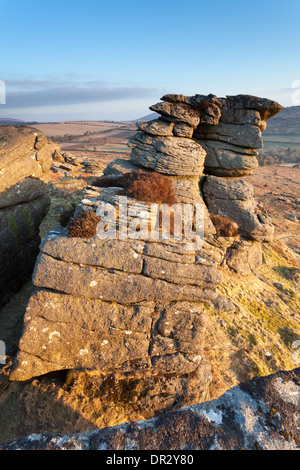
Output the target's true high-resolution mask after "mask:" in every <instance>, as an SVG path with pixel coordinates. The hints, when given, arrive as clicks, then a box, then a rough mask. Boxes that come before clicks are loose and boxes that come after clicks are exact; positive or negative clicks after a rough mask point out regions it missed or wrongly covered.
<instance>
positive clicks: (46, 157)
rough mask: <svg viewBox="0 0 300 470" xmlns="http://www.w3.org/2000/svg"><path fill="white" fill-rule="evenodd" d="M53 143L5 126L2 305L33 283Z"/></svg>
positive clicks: (0, 144) (0, 142)
mask: <svg viewBox="0 0 300 470" xmlns="http://www.w3.org/2000/svg"><path fill="white" fill-rule="evenodd" d="M54 151H55V147H54V145H53V144H51V143H49V142H48V141H47V139H46V137H45V136H44V135H43V134H42V133H41V132H39V131H37V130H36V129H33V128H29V127H12V126H0V260H1V262H0V305H4V304H5V303H6V302H7V301H8V300H9V299H10V297H11V296H12V295H13V294H15V293H16V292H17V290H18V289H19V288H20V287H21V286H22V284H23V283H24V281H26V280H28V279H30V277H31V274H32V271H33V267H34V264H35V260H36V257H37V255H38V252H39V243H40V237H39V226H40V224H41V222H42V220H43V219H44V217H45V215H46V214H47V211H48V208H49V205H50V198H49V195H48V192H47V185H46V183H45V181H44V180H45V178H46V177H47V173H48V171H49V169H50V167H51V163H52V154H53V153H54Z"/></svg>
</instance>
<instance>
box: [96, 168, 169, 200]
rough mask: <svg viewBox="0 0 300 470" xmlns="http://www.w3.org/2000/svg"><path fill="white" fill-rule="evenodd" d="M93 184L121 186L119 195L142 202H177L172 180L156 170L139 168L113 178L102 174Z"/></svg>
mask: <svg viewBox="0 0 300 470" xmlns="http://www.w3.org/2000/svg"><path fill="white" fill-rule="evenodd" d="M94 186H98V187H112V186H113V187H117V188H122V191H121V192H120V193H119V194H120V195H122V196H128V197H131V198H134V199H137V200H138V201H143V202H149V203H156V204H169V205H172V204H176V203H177V202H178V201H177V199H176V197H175V191H174V187H173V183H172V181H171V180H170V179H169V178H167V177H166V176H163V175H161V174H160V173H156V172H144V171H142V170H139V171H132V172H129V173H124V174H123V175H120V176H117V177H115V178H109V177H107V176H103V177H101V178H98V179H97V180H96V181H95V183H94Z"/></svg>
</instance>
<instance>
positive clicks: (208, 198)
mask: <svg viewBox="0 0 300 470" xmlns="http://www.w3.org/2000/svg"><path fill="white" fill-rule="evenodd" d="M150 109H151V110H152V111H155V112H156V113H158V114H160V115H161V116H160V117H159V118H158V119H155V120H153V121H150V122H145V123H141V124H139V132H138V133H137V134H136V136H134V137H132V138H131V139H130V141H129V144H128V145H129V147H131V148H132V152H131V156H130V161H124V160H115V161H113V162H112V163H111V164H110V165H108V167H107V168H106V170H105V171H104V173H105V174H106V175H109V174H118V173H122V172H125V171H131V170H134V169H138V168H143V169H145V168H146V169H149V170H152V171H153V170H155V171H157V172H160V173H164V174H166V175H170V177H171V178H173V180H174V187H175V191H176V196H177V198H178V200H179V201H180V202H185V203H186V202H200V201H203V200H204V202H205V207H206V218H205V235H206V237H207V238H206V245H208V247H211V248H210V251H212V252H216V251H217V252H218V253H219V254H220V256H217V258H219V259H220V258H221V259H220V262H222V263H223V264H227V265H228V266H229V267H231V268H232V269H234V270H237V271H239V272H241V273H243V274H248V273H249V272H250V271H251V270H252V268H255V267H257V266H258V265H259V264H260V262H261V259H262V255H261V242H270V241H271V240H272V238H273V233H274V227H273V225H272V223H271V221H270V220H269V218H268V217H267V215H266V213H264V212H262V211H261V210H260V208H259V207H258V205H257V202H256V201H255V199H254V197H253V188H252V186H251V185H250V184H249V183H248V182H246V181H245V180H244V179H243V176H247V175H250V174H252V172H253V169H255V168H256V167H257V166H258V162H257V159H256V156H257V153H258V149H260V148H261V147H262V146H263V141H262V131H263V130H265V128H266V121H267V120H268V119H270V118H272V117H273V116H274V115H276V114H277V113H278V112H280V111H281V109H282V106H281V105H279V104H278V103H276V102H275V101H272V100H269V99H266V98H258V97H255V96H250V95H237V96H227V97H226V98H217V97H216V96H215V95H212V94H210V95H207V96H205V95H199V94H197V95H195V96H183V95H171V94H169V95H165V96H163V97H162V102H160V103H157V104H155V105H153V106H151V107H150ZM203 150H204V151H205V153H203ZM197 155H201V159H198V158H197ZM203 160H204V161H203ZM199 183H200V184H199ZM208 213H212V214H219V215H221V216H225V217H228V218H229V219H231V220H233V221H234V222H236V223H237V224H238V226H239V233H240V235H241V238H240V241H234V243H233V244H232V241H231V242H230V243H228V240H225V239H223V240H221V239H220V238H219V239H218V240H216V239H215V237H214V229H213V227H212V224H211V221H210V219H209V217H208ZM240 254H241V255H242V256H241V257H242V258H243V260H244V261H245V262H244V263H237V262H236V258H238V257H239V256H240ZM200 255H201V254H200Z"/></svg>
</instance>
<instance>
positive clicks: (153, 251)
mask: <svg viewBox="0 0 300 470" xmlns="http://www.w3.org/2000/svg"><path fill="white" fill-rule="evenodd" d="M40 250H41V253H40V255H39V258H38V260H37V263H36V268H35V272H34V276H33V283H34V285H35V286H36V287H37V290H36V292H35V293H34V294H33V295H32V297H31V299H30V301H29V304H28V306H27V310H26V315H25V321H24V329H23V334H22V338H21V341H20V344H19V352H18V355H17V358H16V362H15V365H14V368H13V370H12V372H11V376H10V379H11V380H17V381H23V380H27V379H30V378H32V377H35V376H39V375H43V374H45V373H48V372H50V371H55V370H72V371H75V372H76V371H77V373H79V372H80V371H83V370H84V371H86V373H90V372H93V380H95V374H96V375H97V377H98V378H97V380H98V387H99V388H100V387H101V386H102V385H101V384H102V383H103V382H104V381H105V380H107V379H108V378H110V380H111V381H112V382H114V381H116V380H119V381H120V380H123V381H125V382H127V388H128V387H131V388H132V386H133V385H132V384H133V383H134V384H135V383H136V381H137V379H138V380H139V383H140V390H139V391H136V393H137V394H140V396H139V398H138V400H137V404H138V406H139V407H141V409H143V410H145V407H146V409H147V410H148V412H149V416H153V415H154V414H155V412H157V411H160V410H162V409H165V408H168V407H174V406H180V405H182V404H184V403H189V402H191V401H192V402H194V401H199V400H200V401H203V400H204V399H207V397H208V385H209V383H210V381H211V375H210V366H209V363H208V362H207V361H206V360H205V358H204V357H203V347H204V340H205V325H206V317H205V306H204V304H203V302H206V301H209V300H211V299H215V298H216V296H217V292H216V286H217V285H218V284H219V283H220V282H221V273H220V271H219V270H218V269H217V267H215V266H206V265H203V264H200V263H196V259H195V253H193V252H190V251H189V252H188V253H186V252H185V250H184V249H183V248H182V247H181V246H180V245H177V244H169V243H168V242H164V243H162V242H157V243H156V242H152V243H150V242H147V241H142V240H136V241H135V240H100V239H98V238H97V237H94V238H92V239H79V238H70V237H69V236H68V235H67V233H66V231H65V230H63V229H60V230H57V233H51V232H50V234H49V235H48V236H47V237H46V238H45V239H44V241H43V243H42V245H41V247H40ZM33 331H34V335H33V334H32V332H33ZM143 382H144V386H143ZM146 383H147V384H148V388H149V384H151V391H150V392H149V394H144V390H145V384H146ZM162 386H163V387H165V389H166V390H168V392H167V393H166V396H165V397H164V398H163V399H162V398H161V396H160V394H159V393H158V392H159V390H160V392H161V391H162V390H161V388H160V387H162ZM154 391H155V393H154ZM135 401H136V400H135Z"/></svg>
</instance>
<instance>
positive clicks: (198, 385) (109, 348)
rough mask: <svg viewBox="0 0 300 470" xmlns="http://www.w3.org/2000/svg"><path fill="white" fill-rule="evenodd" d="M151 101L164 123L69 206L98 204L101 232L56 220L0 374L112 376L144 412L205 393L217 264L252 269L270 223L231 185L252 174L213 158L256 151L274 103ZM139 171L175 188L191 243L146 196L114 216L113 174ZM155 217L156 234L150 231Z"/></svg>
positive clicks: (239, 185)
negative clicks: (164, 223)
mask: <svg viewBox="0 0 300 470" xmlns="http://www.w3.org/2000/svg"><path fill="white" fill-rule="evenodd" d="M151 109H152V110H154V111H156V112H157V113H159V114H161V118H159V119H157V120H155V121H152V122H147V123H142V124H140V129H139V131H138V132H137V134H136V135H135V136H134V137H132V138H131V139H130V141H129V146H130V147H131V148H132V152H131V157H130V160H129V161H128V160H120V159H119V160H115V161H113V162H112V163H111V164H109V165H108V167H107V168H106V170H105V171H104V173H105V176H104V177H103V178H102V179H101V178H100V179H99V180H97V181H95V186H91V187H87V188H86V192H85V195H84V198H83V200H82V202H81V204H80V205H79V206H78V207H77V209H76V211H75V216H77V215H79V214H81V213H82V212H86V213H88V212H89V211H93V212H97V215H98V216H99V217H100V219H99V224H98V229H99V227H100V228H101V230H98V231H97V233H96V232H95V235H94V236H91V237H90V235H89V238H87V237H86V238H81V237H82V235H80V238H79V237H78V236H77V237H76V238H74V237H73V236H70V232H69V231H68V227H66V228H62V227H58V228H57V229H54V230H53V231H51V232H50V233H49V234H48V236H47V237H46V238H45V239H44V241H43V243H42V245H41V247H40V254H39V256H38V259H37V263H36V266H35V270H34V275H33V284H34V285H35V287H36V291H35V292H34V293H33V295H32V297H31V299H30V301H29V304H28V306H27V310H26V314H25V320H24V330H23V335H22V338H21V340H20V344H19V352H18V354H17V357H16V360H15V363H14V367H13V369H12V372H11V376H10V378H11V380H17V381H22V380H28V379H30V378H32V377H36V376H38V375H43V374H46V373H48V372H51V371H57V370H68V371H71V373H72V374H75V375H74V376H75V377H77V379H75V380H78V376H79V375H80V374H85V375H86V377H87V380H90V381H91V382H92V383H93V384H94V385H93V386H94V387H95V386H96V387H98V389H99V390H101V389H102V388H103V387H105V386H104V384H105V383H107V381H109V383H110V386H111V389H112V390H113V389H114V388H115V389H117V388H119V387H120V383H122V388H123V389H124V390H125V389H126V390H130V391H131V394H130V399H129V402H130V404H131V406H135V407H136V409H137V410H140V411H141V410H143V411H142V414H143V416H145V413H146V417H152V416H155V415H156V414H158V413H162V412H163V411H167V410H173V409H178V408H180V407H182V406H183V405H185V404H192V403H200V402H203V401H204V400H207V399H208V398H209V395H208V390H209V388H208V387H209V383H210V381H211V375H210V365H209V363H208V362H207V360H206V359H205V357H204V355H203V351H204V342H205V323H206V308H207V306H208V305H210V306H213V302H214V301H216V300H217V298H218V291H217V287H218V286H219V285H220V284H221V282H222V274H221V270H220V266H221V265H227V266H228V267H229V268H230V269H234V270H236V271H238V272H240V273H243V274H247V273H248V272H249V271H250V270H254V269H256V268H257V267H258V266H259V264H260V263H261V242H265V241H268V240H270V239H271V236H272V230H273V227H272V225H271V224H270V223H269V221H268V220H265V219H264V218H263V216H262V215H261V214H259V213H258V210H257V206H256V203H255V200H254V198H253V191H252V188H251V186H249V185H248V184H246V183H245V182H244V181H243V180H242V175H244V174H248V173H249V171H248V170H245V167H244V166H242V165H241V166H239V167H238V166H236V167H235V171H234V173H232V168H233V166H232V165H233V163H232V160H230V158H229V157H230V155H229V154H228V155H229V156H228V159H229V160H230V162H231V163H230V165H231V166H230V165H229V163H228V162H227V161H226V159H224V162H225V163H224V165H223V166H222V165H221V164H219V166H218V167H215V166H214V165H215V163H212V162H215V160H213V157H212V153H211V152H213V154H214V155H215V154H216V152H219V150H220V149H221V150H222V152H225V151H227V150H228V148H229V147H230V152H231V151H232V152H234V153H235V154H236V155H240V157H241V158H240V160H239V161H243V162H244V160H243V156H244V155H245V153H246V154H247V157H248V158H250V157H251V158H253V159H255V156H254V155H252V154H251V152H252V153H253V149H256V148H258V147H259V146H261V144H262V140H261V129H263V128H264V127H265V120H266V119H268V118H270V117H271V116H272V115H274V114H276V112H279V111H280V109H281V106H280V105H278V104H277V103H275V102H273V101H270V100H265V99H260V98H254V97H249V96H242V95H241V96H238V97H227V98H226V99H224V98H222V99H221V98H220V99H219V98H217V97H215V96H213V95H208V96H203V95H195V96H194V97H185V96H182V95H166V96H165V97H163V103H159V104H158V105H155V106H153V107H151ZM215 143H217V144H216V145H215ZM219 144H220V145H219ZM250 154H251V155H250ZM216 158H217V157H216ZM218 158H219V157H218ZM222 158H223V157H222ZM221 160H222V159H221ZM229 160H228V161H229ZM243 165H244V163H243ZM214 168H217V170H216V171H215V169H214ZM220 170H221V171H220ZM138 171H142V172H143V173H144V172H146V174H147V175H149V174H152V175H154V176H155V175H156V178H157V174H159V175H160V178H162V177H163V178H164V181H165V185H166V187H167V186H168V184H169V183H170V181H171V182H172V186H173V189H174V194H175V197H176V201H177V202H178V204H177V206H180V207H184V208H186V207H187V205H189V207H190V208H191V209H192V213H191V222H192V225H193V226H194V228H195V227H196V228H197V229H199V230H200V239H201V242H202V243H200V244H198V243H196V242H195V239H196V241H197V236H198V234H197V231H196V234H195V232H194V231H193V230H192V231H189V230H187V224H186V221H184V224H183V225H184V234H183V236H182V237H178V233H176V234H175V235H174V234H173V235H174V236H171V233H169V234H168V236H166V234H165V233H164V232H163V231H162V230H161V229H162V227H161V226H160V223H159V220H160V219H159V217H158V214H157V213H155V212H154V214H153V212H152V208H153V204H151V202H149V199H146V201H145V200H143V199H142V200H137V199H135V198H134V196H132V197H127V198H126V210H125V212H124V211H123V210H122V205H123V199H122V194H123V195H124V194H126V192H124V191H125V189H124V188H123V189H122V187H121V188H120V186H118V184H119V179H117V178H118V177H119V176H120V175H123V176H124V175H125V176H126V174H128V173H130V175H131V176H132V175H134V174H135V175H138V174H139V173H137V172H138ZM236 171H237V172H238V173H237V172H236ZM237 174H238V175H239V177H236V175H237ZM144 176H145V175H144ZM240 176H241V178H240ZM147 177H148V176H147ZM146 179H147V178H146ZM146 179H145V181H146ZM167 183H168V184H167ZM122 191H123V192H122ZM150 196H151V191H150ZM154 197H155V194H153V202H155V199H154ZM150 199H151V198H150ZM161 202H162V203H163V202H164V201H161ZM199 207H201V208H202V210H203V217H202V219H201V220H200V221H199V220H198V218H197V217H196V215H197V209H198V208H199ZM170 210H174V213H173V214H174V221H175V209H174V206H173V205H172V208H171V209H170ZM210 213H212V214H217V215H219V216H221V217H223V218H224V220H225V219H226V223H229V224H232V227H233V228H234V230H238V232H239V235H238V237H237V236H236V235H234V236H233V235H232V234H231V233H230V231H229V233H228V234H227V235H222V236H220V235H219V234H220V230H217V227H216V226H215V224H216V222H214V223H213V219H212V218H211V216H210ZM170 214H171V212H170ZM93 216H94V214H93ZM194 217H195V218H194ZM226 217H227V218H226ZM228 217H229V219H228ZM215 220H216V219H215ZM153 222H155V223H154V225H155V227H156V229H157V233H156V235H157V237H152V236H151V237H149V225H150V226H151V227H152V226H153ZM124 228H125V232H124ZM180 228H182V220H181V221H180ZM219 228H220V227H219ZM100 232H101V233H100ZM89 233H90V232H89ZM124 233H125V236H124ZM129 234H130V235H129ZM83 237H84V234H83ZM223 304H224V303H223ZM32 332H34V335H33V333H32ZM95 382H96V385H95ZM126 399H128V397H127V398H126ZM145 410H146V411H145Z"/></svg>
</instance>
